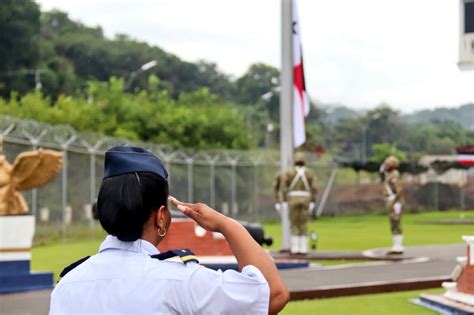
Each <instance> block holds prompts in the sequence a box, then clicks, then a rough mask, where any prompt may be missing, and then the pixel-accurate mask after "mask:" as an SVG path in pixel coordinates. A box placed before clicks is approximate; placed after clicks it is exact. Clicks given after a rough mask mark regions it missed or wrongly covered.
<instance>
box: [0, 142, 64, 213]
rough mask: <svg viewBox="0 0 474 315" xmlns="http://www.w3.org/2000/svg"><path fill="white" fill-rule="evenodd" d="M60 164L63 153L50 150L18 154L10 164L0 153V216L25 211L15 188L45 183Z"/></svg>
mask: <svg viewBox="0 0 474 315" xmlns="http://www.w3.org/2000/svg"><path fill="white" fill-rule="evenodd" d="M0 146H1V141H0ZM62 165H63V154H62V153H60V152H56V151H52V150H44V149H39V150H36V151H30V152H23V153H20V154H19V155H18V156H17V157H16V159H15V163H13V165H11V164H10V163H8V161H7V159H6V158H5V155H0V216H2V215H19V214H25V213H28V205H27V203H26V201H25V199H24V198H23V196H22V195H21V194H20V192H19V191H21V190H28V189H33V188H36V187H40V186H43V185H46V184H47V183H48V182H50V181H51V180H52V179H53V178H54V177H56V175H58V174H59V172H60V171H61V167H62Z"/></svg>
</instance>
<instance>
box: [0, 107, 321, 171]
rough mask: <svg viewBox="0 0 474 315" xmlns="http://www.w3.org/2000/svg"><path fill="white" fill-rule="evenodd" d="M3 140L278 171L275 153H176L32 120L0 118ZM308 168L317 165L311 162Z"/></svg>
mask: <svg viewBox="0 0 474 315" xmlns="http://www.w3.org/2000/svg"><path fill="white" fill-rule="evenodd" d="M0 139H3V140H5V141H6V142H12V143H16V144H24V145H31V146H32V147H33V149H36V148H38V147H46V148H51V149H57V150H62V151H71V152H75V153H82V154H95V155H98V156H103V155H104V154H105V151H107V149H109V148H111V147H113V146H118V145H126V146H139V147H144V148H146V149H148V150H149V151H151V152H153V153H154V154H156V155H158V156H159V157H160V158H161V159H162V160H163V161H164V162H165V163H170V164H185V165H186V164H192V165H200V166H210V165H213V166H229V167H233V166H234V167H235V166H246V167H255V166H259V165H262V164H265V165H269V166H270V165H271V166H275V167H277V166H278V165H279V163H280V162H279V153H278V151H276V150H264V151H265V152H262V151H263V150H248V151H244V150H194V149H176V148H173V147H171V146H169V145H166V144H156V143H150V142H142V141H132V140H129V139H123V138H115V137H110V136H105V135H102V134H99V133H95V132H79V131H77V130H75V129H74V128H72V127H71V126H69V125H50V124H47V123H42V122H38V121H35V120H32V119H21V118H16V117H11V116H6V115H0ZM309 161H310V162H309V164H310V165H311V164H313V165H315V164H316V162H315V161H312V160H311V159H309Z"/></svg>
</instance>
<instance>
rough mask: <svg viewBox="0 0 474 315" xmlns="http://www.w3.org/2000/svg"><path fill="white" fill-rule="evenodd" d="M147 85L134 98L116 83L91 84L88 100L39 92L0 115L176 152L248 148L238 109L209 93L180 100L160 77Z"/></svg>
mask: <svg viewBox="0 0 474 315" xmlns="http://www.w3.org/2000/svg"><path fill="white" fill-rule="evenodd" d="M149 81H150V84H151V85H155V87H154V88H153V89H151V90H150V91H140V92H138V94H136V95H134V94H130V93H126V92H124V91H123V79H118V78H112V79H111V80H110V81H109V82H107V83H103V82H89V84H88V88H87V89H88V91H87V93H88V97H87V98H85V97H73V96H65V95H60V96H59V97H58V98H57V99H56V100H55V101H51V99H50V98H48V97H45V96H43V95H42V94H41V93H39V92H30V93H27V94H25V95H23V96H19V95H18V94H16V93H14V94H12V96H11V97H10V99H9V100H4V99H0V114H4V115H11V116H16V117H21V118H31V119H35V120H38V121H41V122H46V123H49V124H68V125H71V126H72V127H73V128H75V129H77V130H79V131H94V132H99V133H102V134H105V135H110V136H115V137H123V138H129V139H132V140H143V141H151V142H155V143H166V144H170V145H172V146H175V147H193V148H198V149H203V148H230V149H246V148H248V147H249V141H250V139H248V137H247V134H246V130H245V119H244V117H243V115H242V114H241V112H240V111H239V110H238V109H237V108H236V106H235V105H233V104H231V103H229V102H226V101H224V100H222V99H221V98H219V97H217V96H216V95H214V94H212V93H210V92H209V90H207V89H205V88H203V89H198V90H196V91H194V92H191V93H184V92H183V93H181V95H180V96H179V98H178V99H177V100H176V99H173V98H172V97H171V96H170V95H169V93H168V92H167V91H163V90H159V89H157V88H156V85H158V84H159V80H158V79H157V78H156V77H151V78H150V80H149Z"/></svg>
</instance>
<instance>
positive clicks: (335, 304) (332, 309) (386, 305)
mask: <svg viewBox="0 0 474 315" xmlns="http://www.w3.org/2000/svg"><path fill="white" fill-rule="evenodd" d="M443 292H444V290H443V289H431V290H422V291H406V292H397V293H382V294H370V295H358V296H347V297H339V298H331V299H322V300H310V301H296V302H290V303H288V305H287V306H286V307H285V308H284V309H283V311H282V312H281V314H282V315H290V314H295V315H296V314H331V315H338V314H344V315H346V314H351V315H366V314H381V315H392V314H393V315H405V314H416V315H424V314H427V315H428V314H431V315H433V314H437V313H435V312H433V311H430V310H428V309H426V308H423V307H421V306H418V305H415V304H413V303H410V302H409V300H411V299H416V298H418V296H419V295H420V294H421V293H430V294H440V293H443Z"/></svg>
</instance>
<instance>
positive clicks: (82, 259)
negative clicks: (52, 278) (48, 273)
mask: <svg viewBox="0 0 474 315" xmlns="http://www.w3.org/2000/svg"><path fill="white" fill-rule="evenodd" d="M89 257H91V256H86V257H83V258H81V259H79V260H77V261H75V262H73V263H72V264H70V265H69V266H67V267H66V268H64V269H63V271H61V273H60V274H59V277H60V278H62V277H64V276H65V275H67V273H68V272H69V271H71V270H73V269H74V268H76V267H77V266H79V265H80V264H82V263H83V262H85V261H86V260H87V259H89Z"/></svg>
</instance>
